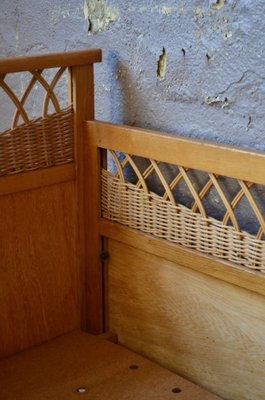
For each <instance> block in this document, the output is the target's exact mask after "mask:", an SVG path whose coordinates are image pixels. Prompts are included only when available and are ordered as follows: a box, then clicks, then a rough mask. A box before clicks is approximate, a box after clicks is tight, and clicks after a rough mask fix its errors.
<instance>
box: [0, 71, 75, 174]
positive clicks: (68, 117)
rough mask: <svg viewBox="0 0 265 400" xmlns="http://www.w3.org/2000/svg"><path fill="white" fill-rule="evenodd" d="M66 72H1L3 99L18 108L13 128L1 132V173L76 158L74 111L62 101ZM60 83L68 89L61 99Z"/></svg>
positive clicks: (49, 164) (57, 163) (16, 171)
mask: <svg viewBox="0 0 265 400" xmlns="http://www.w3.org/2000/svg"><path fill="white" fill-rule="evenodd" d="M66 72H67V71H66V68H65V67H61V68H57V69H55V68H51V69H46V70H45V69H39V70H33V71H25V72H21V73H19V74H4V75H0V88H1V89H2V92H1V96H2V99H4V101H5V103H6V104H9V103H10V102H11V103H12V104H13V108H14V107H15V110H14V113H13V118H12V120H11V121H10V125H9V126H10V129H9V130H6V131H4V132H1V133H0V176H7V175H11V174H17V173H20V172H25V171H32V170H36V169H40V168H47V167H51V166H57V165H62V164H66V163H69V162H72V161H73V159H74V154H73V111H72V107H71V106H70V107H67V108H62V107H61V104H60V103H62V102H63V103H65V97H67V88H68V82H67V79H66V78H67V76H66ZM19 84H21V87H20V89H21V90H20V95H18V92H19ZM58 84H59V85H60V88H61V89H63V88H65V89H66V91H65V95H64V96H63V97H64V98H61V99H59V98H58V97H57V96H56V92H55V89H56V87H57V86H58ZM59 92H60V93H62V90H60V91H59ZM43 94H44V96H42V95H43ZM60 97H62V96H60ZM66 100H67V99H66ZM8 102H9V103H8ZM33 109H34V110H33ZM10 110H12V107H10ZM51 110H54V113H52V114H51V112H52V111H51ZM3 117H5V115H4V116H3ZM4 119H7V118H4Z"/></svg>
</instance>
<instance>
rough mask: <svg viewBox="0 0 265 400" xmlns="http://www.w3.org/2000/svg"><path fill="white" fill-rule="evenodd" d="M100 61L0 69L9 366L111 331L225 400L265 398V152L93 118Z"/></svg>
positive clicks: (2, 282) (49, 60) (2, 262)
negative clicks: (38, 101) (69, 340)
mask: <svg viewBox="0 0 265 400" xmlns="http://www.w3.org/2000/svg"><path fill="white" fill-rule="evenodd" d="M100 60H101V52H100V51H99V50H91V51H84V52H78V53H69V54H55V55H50V56H40V57H27V58H21V59H16V60H3V61H0V87H1V88H2V89H3V92H4V94H5V96H7V97H6V99H9V100H11V103H12V104H13V106H14V108H15V110H14V116H13V119H12V123H11V127H10V129H8V130H6V131H4V132H3V133H1V134H0V210H1V211H0V213H1V224H0V315H1V323H0V357H4V356H6V355H9V354H13V353H15V352H17V351H19V350H22V349H24V348H27V347H30V346H33V345H35V344H37V343H40V342H43V341H45V340H47V339H50V338H52V337H55V336H57V335H60V334H62V333H64V332H68V331H71V330H73V329H75V328H82V329H83V330H86V331H89V332H91V333H95V334H98V333H102V332H104V331H108V330H110V331H113V332H114V333H117V334H118V337H119V342H120V343H121V344H123V345H124V346H126V347H129V348H131V349H133V350H135V351H137V352H139V353H141V354H143V355H145V356H147V357H149V358H151V359H153V360H156V361H158V362H159V363H161V364H162V365H164V366H166V367H168V368H169V369H171V370H173V371H176V372H177V373H179V374H180V375H183V376H185V377H187V378H189V379H190V380H192V381H194V382H196V383H198V384H199V385H201V386H204V387H206V388H208V389H210V390H211V391H213V392H215V393H217V394H219V395H220V396H222V397H223V398H226V399H231V400H239V399H240V400H242V399H246V400H247V399H248V400H249V399H253V400H254V399H255V400H261V399H263V398H264V393H265V380H264V379H263V378H264V372H263V370H264V366H265V340H264V336H265V313H264V309H265V299H264V295H265V280H264V277H265V275H264V272H265V241H264V235H265V222H264V190H263V189H262V187H263V186H264V185H265V175H264V167H265V154H264V153H263V152H257V151H250V150H244V149H242V148H236V147H231V146H226V145H218V144H214V143H207V142H202V141H197V140H191V139H187V138H184V137H177V136H172V135H167V134H161V133H157V132H151V131H146V130H142V129H138V128H131V127H126V126H118V125H112V124H107V123H102V122H98V121H94V120H93V119H94V93H93V63H95V62H99V61H100ZM54 68H55V70H54ZM46 70H48V75H45V71H46ZM52 71H54V72H52ZM17 73H26V74H28V81H27V84H24V86H25V88H26V89H25V90H24V91H22V94H21V93H20V94H18V93H17V92H16V88H12V77H14V76H15V75H16V74H17ZM65 73H67V76H66V75H64V74H65ZM11 74H12V75H11ZM10 76H11V79H9V78H10ZM23 79H24V78H23ZM23 82H24V81H23ZM64 84H66V85H68V95H67V94H66V96H67V97H68V105H67V106H65V107H61V103H60V101H61V98H62V96H61V94H59V95H57V94H56V87H58V85H59V86H60V85H64ZM36 85H37V86H41V87H42V88H43V89H44V91H45V96H44V100H43V103H42V104H43V106H42V111H41V112H39V114H37V115H33V116H30V115H29V114H28V111H27V110H28V109H27V107H26V105H27V102H28V100H29V99H30V95H31V94H32V91H33V93H35V92H34V88H35V87H36ZM60 93H61V92H60ZM33 98H34V95H33ZM64 100H65V99H64ZM1 101H2V98H1ZM1 104H4V105H5V104H6V100H4V101H3V102H2V103H1ZM29 104H30V106H29V111H32V110H35V108H36V107H35V103H34V101H33V102H31V103H30V102H29ZM35 114H36V113H35ZM242 207H243V208H242ZM248 218H249V221H250V223H248Z"/></svg>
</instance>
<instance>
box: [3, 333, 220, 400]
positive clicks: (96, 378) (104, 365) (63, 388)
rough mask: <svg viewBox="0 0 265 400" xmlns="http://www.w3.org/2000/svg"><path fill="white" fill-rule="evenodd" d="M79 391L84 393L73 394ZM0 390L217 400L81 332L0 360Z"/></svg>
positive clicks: (24, 398)
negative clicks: (83, 389)
mask: <svg viewBox="0 0 265 400" xmlns="http://www.w3.org/2000/svg"><path fill="white" fill-rule="evenodd" d="M80 387H84V388H85V389H86V392H85V393H83V394H81V393H80V394H78V393H77V391H76V390H77V389H78V388H80ZM0 388H1V389H0V399H1V400H29V399H30V400H66V399H69V400H71V399H72V400H74V399H77V398H80V399H84V400H87V399H93V400H136V399H137V400H141V399H142V400H174V399H176V398H177V399H181V400H191V399H192V400H217V399H218V397H216V396H214V395H212V394H210V393H208V392H206V391H205V390H203V389H201V388H200V387H198V386H195V385H193V384H191V383H190V382H188V381H186V380H185V379H183V378H181V377H179V376H177V375H175V374H173V373H172V372H169V371H167V370H165V369H164V368H161V367H159V366H158V365H156V364H154V363H152V362H151V361H148V360H147V359H144V358H143V357H140V356H139V355H137V354H135V353H133V352H131V351H128V350H126V349H124V348H122V347H121V346H118V345H115V344H113V343H110V342H109V341H106V340H103V339H99V338H97V337H95V336H91V335H88V334H85V333H81V332H72V333H70V334H67V335H64V336H62V337H60V338H57V339H55V340H52V341H51V342H49V343H46V344H43V345H41V346H40V347H37V348H34V349H31V350H28V351H27V352H23V353H21V354H19V355H17V356H15V357H12V358H10V359H6V360H3V361H0ZM172 390H173V391H172ZM174 390H175V392H174Z"/></svg>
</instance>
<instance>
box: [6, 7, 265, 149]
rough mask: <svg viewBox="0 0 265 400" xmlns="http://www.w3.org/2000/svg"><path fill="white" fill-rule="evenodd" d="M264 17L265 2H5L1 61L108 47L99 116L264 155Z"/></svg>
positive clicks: (99, 82)
mask: <svg viewBox="0 0 265 400" xmlns="http://www.w3.org/2000/svg"><path fill="white" fill-rule="evenodd" d="M264 14H265V2H264V1H263V0H255V1H250V0H226V1H225V0H209V1H207V0H194V1H184V0H167V1H162V2H160V1H159V2H158V1H152V0H134V1H124V0H86V3H85V7H84V3H83V0H41V1H40V0H37V1H33V0H27V1H26V0H11V1H10V0H1V10H0V48H1V56H14V55H20V54H32V53H34V54H35V53H45V52H51V51H67V50H73V49H84V48H89V47H101V48H102V49H103V51H104V62H103V64H102V65H101V66H97V67H96V75H97V78H99V79H98V80H97V118H100V119H105V120H109V121H117V122H125V123H128V124H133V125H138V126H143V127H152V128H155V129H159V130H165V131H170V132H176V133H178V134H185V135H190V136H194V137H200V138H207V139H210V140H214V141H218V142H226V143H233V144H239V145H241V146H246V147H251V148H257V149H265V141H264V122H263V121H264V106H265V70H264V66H265V46H264V43H265V19H264ZM163 48H164V49H165V54H166V60H165V61H166V63H165V64H164V65H162V70H158V60H159V57H160V56H162V55H163ZM160 73H161V74H162V75H161V74H160ZM157 75H159V77H158V76H157ZM158 78H160V79H158Z"/></svg>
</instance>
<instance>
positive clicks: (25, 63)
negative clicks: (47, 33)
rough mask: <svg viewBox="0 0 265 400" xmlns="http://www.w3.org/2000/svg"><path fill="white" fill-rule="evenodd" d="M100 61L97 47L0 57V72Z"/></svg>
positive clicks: (100, 57)
mask: <svg viewBox="0 0 265 400" xmlns="http://www.w3.org/2000/svg"><path fill="white" fill-rule="evenodd" d="M101 61H102V51H101V50H99V49H93V50H82V51H73V52H69V53H53V54H44V55H39V56H27V57H16V58H3V59H0V74H7V73H11V72H22V71H32V70H35V69H43V68H56V67H72V66H74V65H85V64H93V63H97V62H101Z"/></svg>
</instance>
